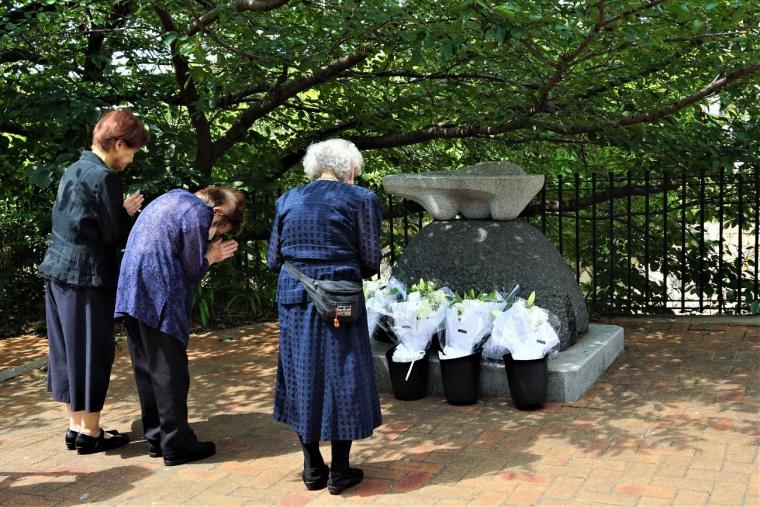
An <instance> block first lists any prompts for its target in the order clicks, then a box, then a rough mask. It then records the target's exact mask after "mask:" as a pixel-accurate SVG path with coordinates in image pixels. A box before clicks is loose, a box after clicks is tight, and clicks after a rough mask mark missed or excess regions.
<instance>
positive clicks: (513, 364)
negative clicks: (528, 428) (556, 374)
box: [504, 354, 549, 410]
mask: <svg viewBox="0 0 760 507" xmlns="http://www.w3.org/2000/svg"><path fill="white" fill-rule="evenodd" d="M504 369H505V370H506V371H507V381H508V382H509V393H510V394H511V395H512V402H513V403H514V404H515V406H516V407H517V408H518V409H520V410H531V409H535V408H539V407H541V405H543V404H544V403H546V391H547V384H548V379H549V358H548V357H547V356H544V357H543V358H541V359H527V360H519V359H512V354H506V355H505V356H504Z"/></svg>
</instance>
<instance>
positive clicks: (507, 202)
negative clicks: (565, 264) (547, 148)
mask: <svg viewBox="0 0 760 507" xmlns="http://www.w3.org/2000/svg"><path fill="white" fill-rule="evenodd" d="M543 185H544V176H543V175H541V174H526V173H525V171H523V169H522V168H520V167H519V166H517V165H515V164H512V163H510V162H506V161H503V162H481V163H479V164H475V165H473V166H469V167H465V168H463V169H459V170H456V171H431V172H426V173H415V174H409V173H405V174H391V175H388V176H385V177H384V178H383V187H384V189H385V192H386V193H389V194H392V195H398V196H401V197H404V198H406V199H411V200H413V201H415V202H417V203H419V204H420V205H421V206H422V207H423V208H425V209H426V210H427V211H428V212H429V213H431V214H432V215H433V217H434V218H435V219H436V220H451V219H453V218H454V217H455V216H456V215H457V214H459V213H461V214H462V215H464V217H465V218H468V219H487V218H492V219H494V220H514V219H515V218H517V217H518V216H519V215H520V213H521V212H522V210H524V209H525V207H526V206H527V205H528V204H529V203H530V201H531V200H532V199H533V198H534V197H535V196H536V194H537V193H538V192H539V191H540V190H541V187H543Z"/></svg>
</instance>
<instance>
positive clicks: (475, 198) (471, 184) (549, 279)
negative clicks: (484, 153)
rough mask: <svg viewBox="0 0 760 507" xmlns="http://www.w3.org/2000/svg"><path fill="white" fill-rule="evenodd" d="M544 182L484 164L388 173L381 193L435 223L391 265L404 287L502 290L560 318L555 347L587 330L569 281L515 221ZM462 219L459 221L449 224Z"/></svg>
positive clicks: (536, 233) (531, 232)
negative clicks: (417, 208)
mask: <svg viewBox="0 0 760 507" xmlns="http://www.w3.org/2000/svg"><path fill="white" fill-rule="evenodd" d="M543 184H544V177H543V176H541V175H533V174H525V171H523V170H522V169H521V168H520V167H519V166H516V165H515V164H511V163H509V162H483V163H480V164H476V165H473V166H470V167H466V168H464V169H460V170H457V171H442V172H431V173H424V174H395V175H391V176H386V177H385V178H384V180H383V185H384V186H385V190H386V192H388V193H390V194H396V195H400V196H403V197H406V198H407V199H410V200H413V201H416V202H418V203H419V204H420V205H422V206H423V207H424V208H425V209H426V210H428V211H429V212H430V213H431V214H432V215H433V217H434V218H435V219H436V220H435V221H434V222H433V223H431V224H429V225H427V226H426V227H424V228H423V229H422V230H421V231H420V232H419V234H417V235H416V236H415V237H414V238H413V239H412V240H411V241H410V242H409V245H407V247H406V249H405V250H404V253H403V255H402V256H401V258H400V259H399V260H398V262H397V263H396V265H395V266H394V267H393V274H394V276H396V278H398V279H400V280H401V281H403V282H404V283H406V284H411V283H414V282H416V281H417V280H419V279H420V278H424V279H426V280H429V279H433V280H438V281H440V282H442V283H445V284H446V285H447V286H448V287H450V288H451V289H452V290H454V291H456V292H460V293H461V292H465V291H468V290H470V289H475V290H476V291H491V290H493V289H496V290H509V289H510V288H511V287H512V286H513V285H514V284H519V285H520V292H519V295H520V296H521V297H523V298H527V297H528V295H529V294H530V293H531V292H532V291H536V296H537V297H536V304H538V305H539V306H541V307H542V308H546V309H548V310H549V311H551V312H552V313H554V314H555V315H556V316H557V317H558V318H559V320H560V323H561V328H560V332H559V335H560V348H561V350H564V349H566V348H567V347H569V346H570V345H572V344H573V343H575V341H576V340H577V338H578V334H579V333H585V332H586V331H587V330H588V311H587V309H586V302H585V300H584V298H583V294H581V291H580V288H579V287H578V284H577V283H576V281H575V275H574V274H573V273H572V271H570V268H569V267H568V265H567V263H566V262H565V260H564V259H563V258H562V256H561V255H560V254H559V252H558V251H557V249H556V247H555V246H554V245H553V244H552V243H551V241H549V239H548V238H547V237H546V236H545V235H544V234H543V233H542V232H541V231H540V230H539V229H537V228H536V227H534V226H532V225H530V224H528V223H527V222H525V221H522V220H515V219H516V218H517V217H518V216H519V214H520V213H521V212H522V211H523V209H525V206H527V205H528V203H530V201H531V199H533V197H535V195H536V194H537V193H538V192H539V191H540V190H541V187H542V186H543ZM458 213H461V214H462V215H463V216H464V219H462V220H452V219H453V218H455V216H456V215H457V214H458Z"/></svg>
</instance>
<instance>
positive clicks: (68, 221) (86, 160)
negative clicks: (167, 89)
mask: <svg viewBox="0 0 760 507" xmlns="http://www.w3.org/2000/svg"><path fill="white" fill-rule="evenodd" d="M123 191H124V190H123V185H122V181H121V176H119V175H118V174H117V173H114V172H111V171H109V170H108V168H107V167H106V165H105V164H104V163H103V161H102V160H100V157H98V156H97V155H95V154H94V153H92V152H91V151H84V152H82V156H81V157H80V159H79V160H78V161H77V162H75V163H74V164H72V165H71V166H70V167H69V168H68V169H66V172H65V173H64V174H63V178H61V182H60V184H59V185H58V195H57V197H56V199H55V207H54V208H53V234H52V237H51V239H50V244H49V245H48V249H47V252H45V260H44V261H42V264H40V266H39V268H38V271H39V273H40V275H41V276H43V277H46V278H53V279H56V280H60V281H61V282H64V283H67V284H70V285H76V286H79V287H115V286H116V281H117V278H118V275H119V270H118V258H117V255H118V250H119V248H120V247H121V246H123V244H124V243H125V242H126V239H127V236H128V235H129V228H130V226H131V222H132V220H131V218H130V217H129V215H128V214H127V212H126V210H125V209H124V197H123Z"/></svg>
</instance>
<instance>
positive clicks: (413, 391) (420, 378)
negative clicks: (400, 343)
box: [385, 347, 428, 401]
mask: <svg viewBox="0 0 760 507" xmlns="http://www.w3.org/2000/svg"><path fill="white" fill-rule="evenodd" d="M394 350H396V347H391V348H389V349H388V351H387V352H386V353H385V360H386V362H387V363H388V372H389V373H390V377H391V387H392V388H393V396H394V397H395V398H396V399H397V400H404V401H411V400H419V399H421V398H424V397H425V394H427V378H428V356H427V354H425V355H424V356H423V357H422V359H420V360H418V361H415V362H414V366H412V363H397V362H395V361H393V359H392V358H393V351H394ZM410 366H411V368H412V371H411V372H410V371H409V367H410Z"/></svg>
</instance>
